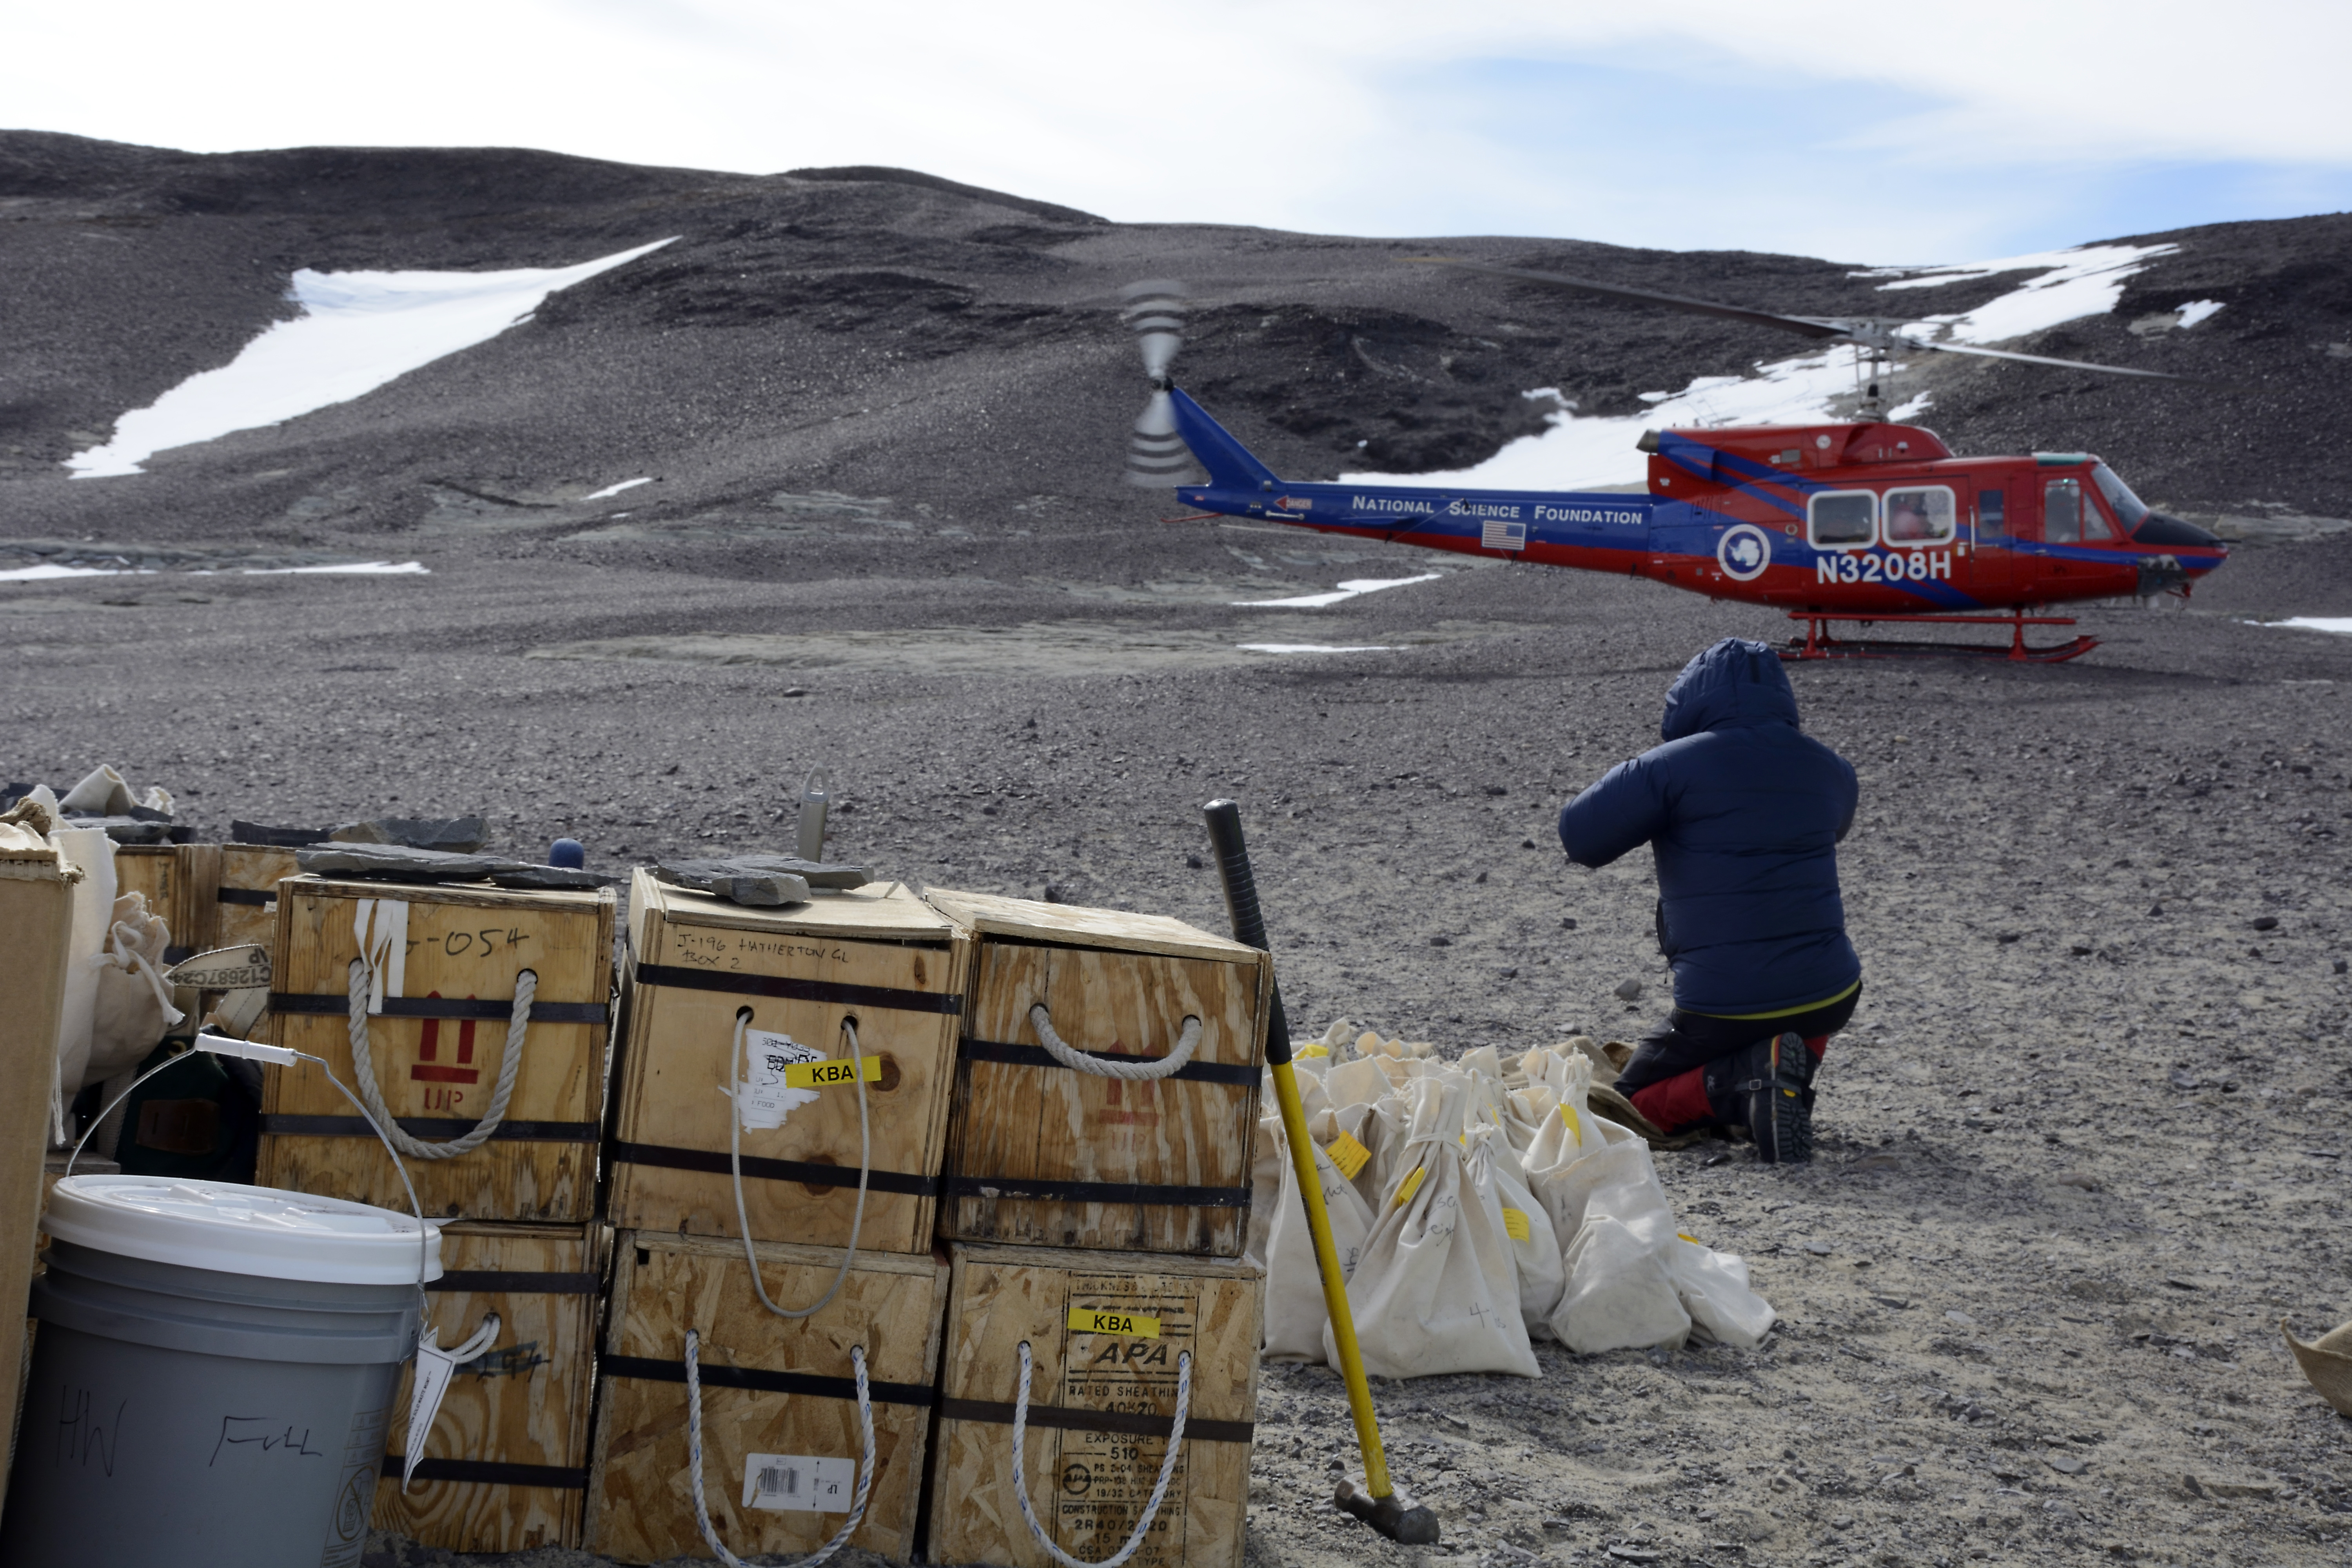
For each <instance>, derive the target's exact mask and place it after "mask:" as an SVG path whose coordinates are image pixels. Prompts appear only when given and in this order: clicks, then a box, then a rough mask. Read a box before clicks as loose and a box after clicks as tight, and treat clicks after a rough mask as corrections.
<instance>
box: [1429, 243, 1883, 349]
mask: <svg viewBox="0 0 2352 1568" xmlns="http://www.w3.org/2000/svg"><path fill="white" fill-rule="evenodd" d="M1404 259H1406V260H1407V261H1413V262H1421V263H1424V264H1427V265H1431V266H1436V267H1461V268H1467V269H1469V270H1470V271H1473V272H1491V273H1493V274H1494V275H1495V276H1496V277H1497V278H1517V279H1520V280H1521V281H1523V282H1528V283H1541V284H1544V285H1545V286H1547V287H1549V288H1553V289H1573V290H1574V291H1575V292H1577V293H1580V294H1597V295H1599V296H1601V298H1602V299H1604V300H1631V301H1633V303H1635V304H1641V305H1664V306H1665V307H1666V308H1667V309H1668V310H1683V311H1687V312H1688V313H1689V314H1691V315H1694V316H1717V317H1720V318H1721V319H1723V320H1724V321H1746V322H1748V323H1749V324H1751V325H1753V326H1759V327H1773V328H1777V329H1778V330H1780V331H1784V332H1794V333H1796V334H1797V335H1798V336H1800V337H1807V338H1849V337H1851V336H1852V335H1853V334H1852V332H1851V331H1850V330H1849V328H1848V327H1847V326H1845V325H1843V324H1842V323H1839V322H1834V321H1814V320H1812V319H1811V317H1807V316H1780V315H1775V314H1773V313H1772V312H1771V311H1769V310H1748V308H1747V307H1746V306H1744V305H1724V304H1718V303H1717V302H1716V301H1714V300H1693V299H1689V298H1686V297H1685V296H1684V295H1681V294H1661V293H1658V292H1656V291H1655V290H1654V289H1628V288H1626V287H1624V286H1623V285H1622V284H1619V283H1601V282H1597V281H1595V280H1594V279H1590V278H1570V277H1569V276H1568V275H1567V274H1565V273H1561V272H1534V271H1530V270H1528V268H1524V267H1496V266H1495V265H1494V264H1493V263H1491V262H1486V261H1465V260H1463V259H1462V258H1459V257H1453V256H1408V257H1406V258H1404Z"/></svg>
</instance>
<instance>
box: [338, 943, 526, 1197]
mask: <svg viewBox="0 0 2352 1568" xmlns="http://www.w3.org/2000/svg"><path fill="white" fill-rule="evenodd" d="M374 984H375V982H374V978H373V976H372V975H371V974H370V973H368V966H367V961H366V960H365V959H363V958H354V959H352V968H351V1009H350V1012H351V1037H352V1068H353V1069H354V1071H353V1075H352V1076H354V1077H355V1078H357V1079H359V1089H360V1098H361V1099H362V1100H366V1101H367V1108H368V1110H371V1111H373V1113H374V1115H375V1119H376V1121H378V1122H379V1123H381V1124H382V1128H383V1133H384V1136H385V1138H386V1139H387V1140H388V1141H389V1142H391V1143H392V1144H393V1145H394V1147H395V1148H397V1149H398V1150H399V1151H400V1152H402V1153H404V1154H405V1155H407V1156H408V1157H409V1158H410V1159H412V1160H454V1159H456V1158H457V1156H458V1155H460V1154H470V1153H472V1152H474V1151H475V1150H477V1149H478V1148H480V1147H481V1146H482V1145H483V1144H485V1143H487V1142H489V1141H490V1139H491V1138H492V1136H494V1135H495V1134H496V1133H497V1132H498V1130H499V1123H500V1122H502V1121H505V1120H506V1118H507V1101H508V1100H510V1099H512V1098H513V1097H514V1086H515V1078H516V1076H517V1075H518V1074H520V1072H521V1071H522V1039H523V1035H524V1034H525V1033H526V1032H527V1031H528V1030H529V1029H530V999H531V997H532V996H533V995H535V994H537V993H538V991H539V974H538V973H537V972H536V971H534V970H529V969H523V970H518V971H516V973H515V994H514V1014H513V1016H511V1017H509V1019H508V1020H507V1048H506V1054H505V1056H504V1057H502V1058H499V1081H498V1086H497V1087H496V1088H495V1089H491V1090H490V1108H489V1110H486V1111H484V1112H483V1113H482V1119H481V1120H480V1121H477V1122H475V1123H474V1125H473V1127H472V1128H471V1129H470V1130H469V1131H467V1133H466V1134H465V1135H464V1136H463V1137H460V1138H454V1139H451V1140H450V1141H449V1142H446V1143H425V1142H419V1141H418V1140H416V1139H415V1138H412V1137H410V1136H409V1135H408V1131H407V1130H406V1129H405V1128H404V1127H402V1126H401V1124H400V1123H399V1122H397V1121H394V1120H393V1115H392V1111H391V1110H390V1108H388V1107H387V1106H386V1105H385V1104H384V1102H383V1089H382V1088H381V1087H379V1086H378V1085H377V1083H376V1081H375V1062H374V1059H373V1057H372V1056H371V1055H370V1054H369V1051H368V994H369V992H370V991H371V990H372V989H373V986H374Z"/></svg>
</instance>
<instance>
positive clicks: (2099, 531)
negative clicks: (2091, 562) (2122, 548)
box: [2083, 492, 2116, 544]
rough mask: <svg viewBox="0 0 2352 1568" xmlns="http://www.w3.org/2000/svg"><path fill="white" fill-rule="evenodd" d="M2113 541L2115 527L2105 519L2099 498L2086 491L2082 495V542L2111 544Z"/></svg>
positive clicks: (2114, 538) (2114, 539) (2114, 540)
mask: <svg viewBox="0 0 2352 1568" xmlns="http://www.w3.org/2000/svg"><path fill="white" fill-rule="evenodd" d="M2083 542H2084V543H2085V544H2090V543H2093V542H2096V543H2100V544H2113V543H2114V542H2116V531H2115V528H2114V526H2113V525H2112V524H2110V523H2109V522H2108V521H2107V517H2106V513H2105V510H2102V509H2101V507H2100V505H2099V498H2098V497H2097V496H2096V495H2094V494H2090V493H2087V492H2086V493H2085V494H2084V497H2083Z"/></svg>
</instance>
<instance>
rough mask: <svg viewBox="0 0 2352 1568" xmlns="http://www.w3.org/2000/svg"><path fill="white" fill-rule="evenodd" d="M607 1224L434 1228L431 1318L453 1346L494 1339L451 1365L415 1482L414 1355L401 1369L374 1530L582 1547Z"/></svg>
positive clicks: (428, 1291) (451, 1544)
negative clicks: (486, 1324)
mask: <svg viewBox="0 0 2352 1568" xmlns="http://www.w3.org/2000/svg"><path fill="white" fill-rule="evenodd" d="M612 1235H613V1233H612V1232H611V1231H610V1230H609V1229H607V1228H606V1227H605V1226H603V1225H599V1224H593V1223H592V1224H589V1225H584V1226H583V1225H568V1226H553V1225H496V1224H476V1223H465V1222H460V1223H457V1224H444V1225H443V1226H441V1268H442V1270H443V1272H442V1275H441V1278H440V1279H436V1280H435V1281H433V1282H432V1283H431V1284H430V1285H427V1286H426V1287H425V1322H426V1323H427V1324H429V1325H431V1326H432V1327H434V1328H436V1329H437V1330H438V1331H440V1340H439V1343H440V1345H441V1348H443V1349H444V1350H447V1349H449V1348H451V1347H453V1346H456V1345H460V1344H463V1343H465V1342H466V1341H467V1340H468V1339H470V1338H472V1337H473V1335H474V1333H475V1332H476V1331H478V1329H480V1328H481V1326H482V1321H483V1319H484V1317H485V1315H487V1314H492V1313H495V1314H496V1315H497V1317H498V1320H499V1332H498V1337H497V1339H495V1340H494V1341H492V1342H491V1344H490V1348H489V1349H488V1351H485V1352H483V1353H482V1354H481V1355H479V1356H477V1357H476V1358H474V1359H473V1360H472V1361H469V1362H467V1363H463V1364H462V1365H460V1366H459V1367H458V1368H457V1374H456V1376H454V1377H453V1378H452V1379H451V1380H450V1383H449V1387H448V1391H447V1393H446V1394H444V1395H443V1397H442V1400H441V1411H440V1414H439V1415H437V1416H436V1418H435V1420H434V1422H433V1429H432V1432H431V1433H430V1434H429V1435H427V1436H425V1451H424V1454H423V1455H422V1457H420V1458H419V1459H418V1461H417V1466H416V1472H415V1479H413V1481H411V1482H410V1483H409V1485H408V1486H407V1487H406V1488H405V1489H404V1487H403V1485H402V1479H401V1471H402V1466H403V1461H404V1458H405V1457H406V1455H407V1454H408V1453H409V1451H410V1448H411V1446H412V1445H413V1443H414V1441H415V1438H414V1436H412V1435H411V1434H409V1433H408V1432H407V1431H406V1430H405V1429H404V1428H405V1424H406V1418H405V1414H404V1413H405V1412H406V1411H407V1409H408V1394H409V1382H410V1378H411V1377H412V1376H413V1375H414V1373H415V1365H414V1363H411V1365H410V1368H409V1371H408V1372H405V1373H403V1374H402V1376H401V1384H400V1394H399V1397H398V1398H397V1399H395V1400H394V1402H393V1409H394V1412H395V1415H394V1431H393V1435H392V1449H391V1452H390V1454H389V1455H388V1456H387V1457H386V1458H385V1459H384V1462H383V1474H382V1477H381V1479H379V1480H378V1482H377V1484H376V1493H375V1518H374V1521H373V1523H374V1526H375V1528H376V1529H378V1530H390V1531H398V1532H399V1533H400V1534H402V1535H404V1536H407V1537H409V1538H410V1539H412V1540H414V1541H416V1542H421V1543H423V1544H425V1545H426V1546H437V1547H440V1548H441V1549H443V1550H444V1551H448V1552H528V1551H530V1550H531V1549H533V1548H534V1547H541V1546H574V1547H576V1546H578V1545H579V1544H580V1543H581V1538H582V1534H583V1530H584V1528H585V1523H586V1520H585V1510H586V1506H587V1498H588V1439H589V1435H590V1433H589V1421H588V1413H589V1405H590V1401H591V1398H592V1397H593V1394H594V1392H595V1379H594V1377H593V1356H594V1353H595V1347H596V1330H597V1327H598V1321H599V1316H600V1314H599V1308H600V1307H601V1305H602V1304H603V1295H604V1275H605V1270H606V1268H607V1267H608V1266H609V1264H610V1262H611V1258H612Z"/></svg>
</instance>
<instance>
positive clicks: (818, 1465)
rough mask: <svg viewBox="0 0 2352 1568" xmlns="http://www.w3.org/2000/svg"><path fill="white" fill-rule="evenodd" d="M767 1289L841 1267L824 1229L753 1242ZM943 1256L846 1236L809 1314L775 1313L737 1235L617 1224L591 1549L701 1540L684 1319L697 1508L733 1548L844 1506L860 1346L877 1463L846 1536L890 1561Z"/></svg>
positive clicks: (915, 1469) (913, 1477) (758, 1544)
mask: <svg viewBox="0 0 2352 1568" xmlns="http://www.w3.org/2000/svg"><path fill="white" fill-rule="evenodd" d="M758 1251H759V1256H760V1278H761V1280H762V1281H763V1282H764V1284H765V1286H766V1288H767V1290H768V1294H769V1297H770V1299H771V1300H774V1301H775V1302H776V1303H777V1304H778V1305H779V1306H782V1307H793V1308H798V1307H805V1306H808V1305H810V1304H812V1303H814V1301H816V1300H818V1298H820V1297H821V1296H823V1295H824V1292H825V1290H826V1289H827V1288H828V1287H829V1286H830V1285H831V1284H832V1283H833V1281H834V1279H835V1275H836V1274H837V1273H838V1272H839V1270H840V1268H841V1263H842V1259H843V1258H844V1257H845V1254H844V1253H843V1252H840V1251H837V1250H835V1249H834V1248H831V1247H782V1246H772V1245H761V1246H760V1247H759V1248H758ZM947 1288H948V1271H947V1268H945V1267H944V1266H943V1265H941V1264H940V1263H939V1262H937V1261H935V1260H934V1259H933V1258H931V1256H930V1255H929V1254H928V1253H925V1254H923V1255H921V1256H919V1257H914V1256H908V1255H907V1254H903V1253H879V1252H876V1253H869V1252H866V1251H862V1250H861V1251H860V1252H859V1253H858V1254H857V1257H856V1262H855V1263H854V1265H853V1266H852V1267H851V1268H850V1269H849V1272H848V1276H847V1278H846V1279H843V1281H842V1285H841V1291H840V1293H839V1294H838V1295H836V1296H835V1298H834V1299H833V1300H832V1301H831V1302H829V1303H827V1305H826V1306H825V1308H824V1310H822V1311H820V1312H818V1313H816V1314H815V1315H814V1316H813V1317H809V1318H802V1319H790V1318H780V1317H777V1316H775V1315H774V1314H772V1313H771V1312H770V1311H769V1310H767V1309H766V1308H765V1307H763V1306H761V1304H760V1301H759V1299H758V1297H757V1296H755V1295H754V1294H753V1293H752V1288H751V1267H750V1265H749V1263H748V1262H747V1261H746V1259H745V1258H744V1255H743V1244H742V1243H741V1242H740V1241H723V1240H719V1239H717V1238H715V1237H690V1236H655V1235H648V1234H644V1233H632V1232H623V1233H622V1234H621V1237H620V1241H619V1246H618V1248H617V1251H616V1253H615V1258H614V1274H613V1304H612V1311H611V1318H610V1325H609V1327H608V1328H607V1329H606V1331H605V1335H604V1358H603V1360H602V1361H601V1362H600V1363H599V1365H598V1376H599V1377H600V1378H601V1380H602V1382H603V1389H602V1397H601V1398H600V1399H599V1401H598V1404H597V1417H596V1443H595V1458H594V1461H593V1469H592V1472H591V1475H590V1479H589V1487H588V1496H589V1504H590V1507H589V1511H590V1524H589V1539H588V1544H589V1547H590V1549H591V1550H592V1551H593V1552H597V1553H598V1554H599V1555H601V1556H605V1557H612V1558H617V1559H619V1560H620V1561H621V1562H624V1563H657V1562H662V1561H666V1560H667V1559H668V1558H672V1557H677V1556H693V1557H703V1556H707V1555H708V1554H709V1548H708V1547H706V1546H705V1545H704V1544H703V1542H702V1535H701V1531H700V1530H699V1529H698V1527H697V1525H696V1522H695V1517H694V1500H693V1496H692V1493H691V1492H690V1491H689V1490H688V1461H687V1417H686V1400H687V1389H686V1331H688V1329H693V1330H694V1331H696V1332H697V1333H698V1335H699V1337H700V1341H701V1351H700V1357H701V1378H702V1450H703V1466H702V1472H703V1478H704V1489H705V1493H706V1500H707V1502H708V1504H709V1512H710V1520H711V1524H712V1526H713V1527H714V1528H715V1529H716V1530H717V1531H718V1534H719V1539H720V1540H721V1541H723V1542H726V1543H727V1545H728V1548H729V1549H730V1551H732V1552H735V1553H737V1554H738V1555H739V1556H742V1557H753V1556H758V1555H764V1554H769V1553H791V1554H793V1555H794V1556H798V1555H799V1554H801V1553H803V1552H809V1551H811V1550H813V1549H814V1548H815V1547H817V1546H820V1545H822V1544H824V1542H826V1541H828V1540H830V1539H831V1538H832V1536H833V1533H834V1531H836V1530H838V1529H840V1528H841V1526H842V1524H843V1522H844V1521H845V1520H846V1518H847V1517H848V1506H849V1499H850V1497H851V1496H852V1495H853V1494H854V1492H855V1491H856V1471H857V1466H858V1463H859V1457H860V1454H861V1451H862V1448H863V1444H862V1442H861V1441H860V1438H859V1434H858V1422H857V1397H856V1381H855V1373H856V1367H855V1365H854V1363H852V1362H851V1360H850V1354H849V1352H850V1350H851V1348H852V1347H853V1346H855V1347H857V1348H860V1349H863V1350H864V1352H866V1377H867V1390H868V1393H869V1394H870V1397H871V1400H872V1409H873V1412H874V1447H875V1474H874V1479H873V1485H872V1491H871V1495H870V1496H869V1497H868V1499H867V1501H866V1517H865V1519H864V1521H862V1522H861V1523H860V1525H859V1527H858V1530H857V1532H856V1534H855V1535H853V1536H852V1537H851V1538H850V1544H851V1545H852V1546H855V1547H858V1548H861V1549H863V1550H865V1551H867V1552H874V1553H876V1554H877V1555H878V1556H882V1557H887V1558H889V1559H891V1560H892V1561H894V1562H905V1561H907V1560H908V1558H909V1556H911V1554H912V1552H913V1548H914V1544H915V1520H916V1513H917V1510H918V1506H919V1501H920V1499H921V1493H922V1480H923V1455H924V1449H925V1445H926V1443H927V1441H928V1439H929V1430H930V1421H931V1409H932V1405H934V1404H935V1402H936V1397H937V1396H936V1394H935V1392H934V1379H935V1376H936V1374H937V1373H938V1370H939V1353H940V1308H941V1305H942V1303H943V1302H944V1300H945V1299H946V1296H947Z"/></svg>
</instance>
